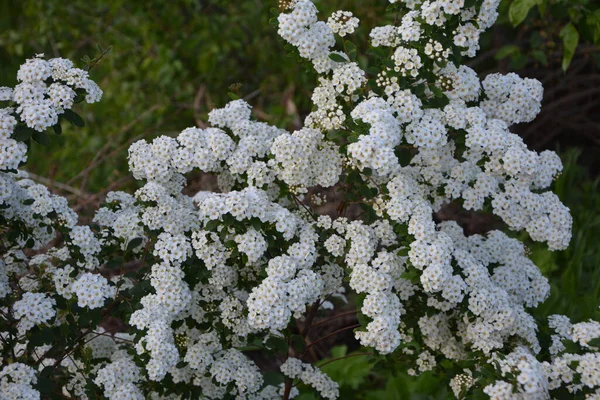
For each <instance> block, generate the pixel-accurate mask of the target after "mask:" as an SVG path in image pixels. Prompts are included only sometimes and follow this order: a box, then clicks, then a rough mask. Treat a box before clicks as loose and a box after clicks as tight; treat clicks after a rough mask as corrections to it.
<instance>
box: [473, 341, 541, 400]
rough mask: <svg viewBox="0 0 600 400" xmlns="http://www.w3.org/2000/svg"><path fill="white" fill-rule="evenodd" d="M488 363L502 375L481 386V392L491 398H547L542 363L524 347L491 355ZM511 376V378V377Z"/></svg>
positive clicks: (532, 399) (494, 399)
mask: <svg viewBox="0 0 600 400" xmlns="http://www.w3.org/2000/svg"><path fill="white" fill-rule="evenodd" d="M490 363H491V364H493V365H495V366H496V368H497V369H498V370H499V373H500V375H501V376H502V377H506V378H507V379H509V380H514V381H515V382H514V383H512V382H508V381H507V380H499V381H496V382H494V383H493V384H489V385H487V386H486V387H485V388H483V392H484V393H485V394H487V395H488V396H490V399H492V400H508V399H531V400H545V399H549V398H550V396H549V394H548V382H547V380H546V376H545V373H544V369H543V366H542V363H540V362H539V361H538V360H537V359H536V358H535V356H533V355H532V354H531V353H530V351H529V350H528V349H527V348H525V347H517V348H516V349H515V350H514V351H512V352H511V353H510V354H508V355H506V356H503V357H497V356H493V357H492V359H491V360H490ZM511 378H512V379H511Z"/></svg>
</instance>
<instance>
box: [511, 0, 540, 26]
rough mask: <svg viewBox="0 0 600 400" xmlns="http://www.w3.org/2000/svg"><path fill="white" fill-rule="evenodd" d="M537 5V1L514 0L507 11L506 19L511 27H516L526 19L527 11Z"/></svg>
mask: <svg viewBox="0 0 600 400" xmlns="http://www.w3.org/2000/svg"><path fill="white" fill-rule="evenodd" d="M537 3H538V1H537V0H514V1H513V2H512V3H511V4H510V8H509V9H508V17H509V19H510V22H511V23H512V24H513V26H517V25H519V24H520V23H521V22H523V21H524V20H525V18H526V17H527V14H528V13H529V10H531V9H532V8H533V7H534V6H535V5H536V4H537Z"/></svg>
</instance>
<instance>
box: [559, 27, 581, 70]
mask: <svg viewBox="0 0 600 400" xmlns="http://www.w3.org/2000/svg"><path fill="white" fill-rule="evenodd" d="M560 38H561V39H562V41H563V49H564V50H563V60H562V69H563V71H566V70H567V68H569V64H571V60H572V59H573V56H574V55H575V50H576V49H577V44H578V43H579V32H577V29H576V28H575V25H573V24H572V23H571V22H569V23H568V24H567V25H565V27H564V28H562V29H561V31H560Z"/></svg>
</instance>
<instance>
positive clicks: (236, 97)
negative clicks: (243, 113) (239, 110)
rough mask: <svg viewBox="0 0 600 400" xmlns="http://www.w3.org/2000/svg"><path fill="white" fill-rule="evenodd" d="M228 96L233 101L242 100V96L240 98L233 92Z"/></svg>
mask: <svg viewBox="0 0 600 400" xmlns="http://www.w3.org/2000/svg"><path fill="white" fill-rule="evenodd" d="M227 95H228V96H229V98H230V99H231V100H238V99H239V98H240V96H238V95H237V94H235V93H233V92H229V93H227Z"/></svg>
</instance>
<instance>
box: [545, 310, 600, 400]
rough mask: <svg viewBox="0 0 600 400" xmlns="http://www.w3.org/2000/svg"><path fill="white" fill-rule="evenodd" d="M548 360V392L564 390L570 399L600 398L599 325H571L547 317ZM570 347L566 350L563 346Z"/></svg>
mask: <svg viewBox="0 0 600 400" xmlns="http://www.w3.org/2000/svg"><path fill="white" fill-rule="evenodd" d="M549 326H550V328H552V329H553V330H554V332H555V334H554V335H552V346H550V353H551V354H552V360H551V361H550V362H544V363H543V367H544V371H545V373H546V375H547V377H548V385H549V388H550V389H558V388H561V387H564V388H566V389H567V390H568V392H569V393H571V394H572V395H573V396H581V395H584V396H585V398H589V399H595V398H598V397H600V323H599V322H597V321H587V322H579V323H576V324H572V323H571V321H570V320H569V318H568V317H566V316H564V315H552V316H550V317H549ZM567 342H570V343H571V344H572V345H571V346H569V347H567V346H566V345H565V343H567Z"/></svg>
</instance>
